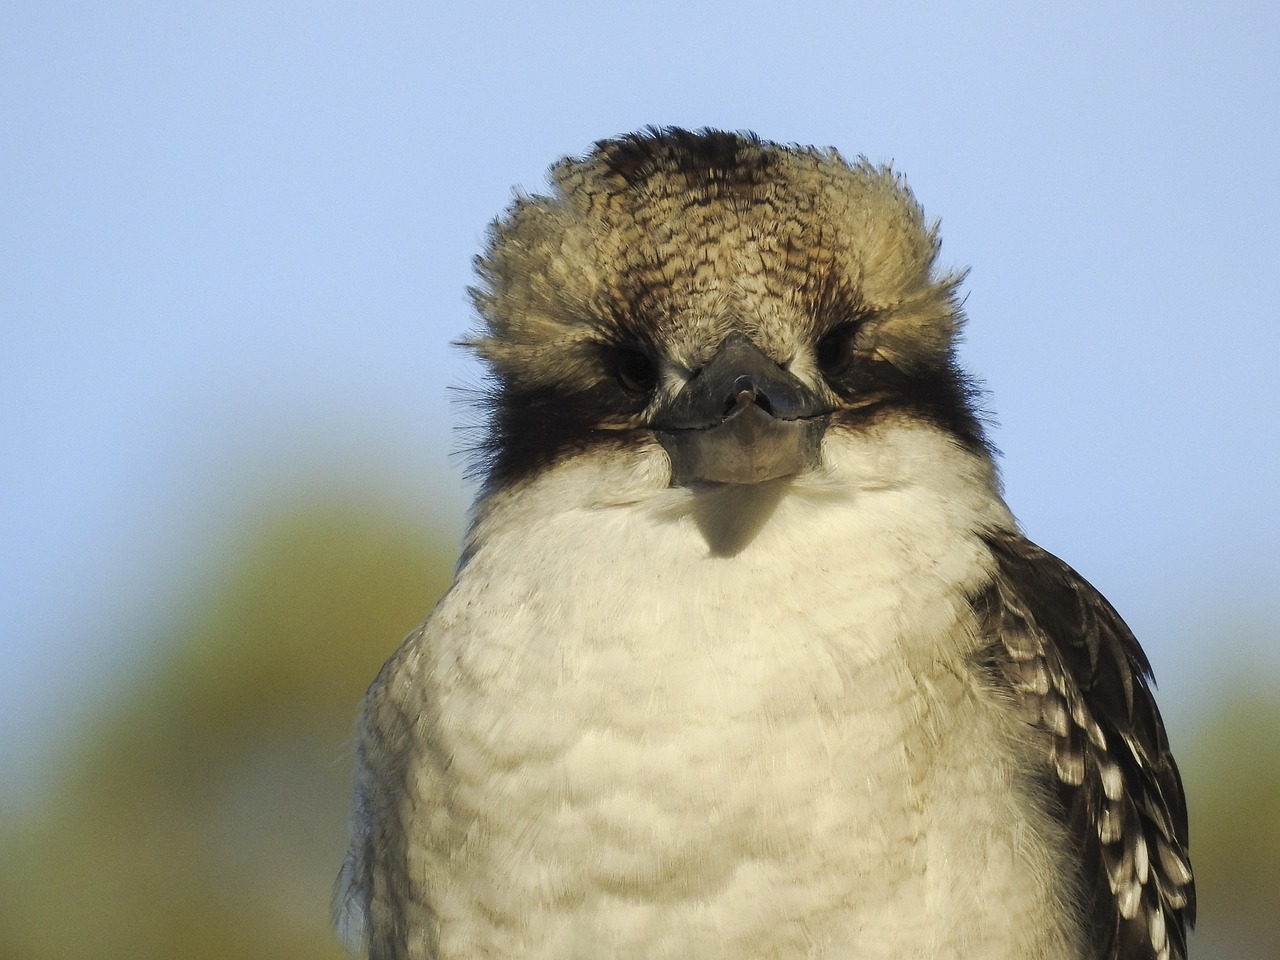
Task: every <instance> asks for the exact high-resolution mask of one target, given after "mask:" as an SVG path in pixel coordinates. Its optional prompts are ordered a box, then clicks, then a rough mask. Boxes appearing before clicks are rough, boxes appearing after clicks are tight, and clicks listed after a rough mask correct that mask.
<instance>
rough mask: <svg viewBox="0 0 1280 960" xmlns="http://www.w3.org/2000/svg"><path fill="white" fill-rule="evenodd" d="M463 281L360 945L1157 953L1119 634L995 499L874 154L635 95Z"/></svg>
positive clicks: (1139, 698) (1156, 892)
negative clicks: (698, 125) (709, 119)
mask: <svg viewBox="0 0 1280 960" xmlns="http://www.w3.org/2000/svg"><path fill="white" fill-rule="evenodd" d="M551 181H552V188H553V189H552V192H551V193H550V194H548V195H546V196H533V197H523V198H521V199H519V200H518V201H517V202H516V204H515V205H514V206H513V208H512V209H511V210H510V211H509V212H508V214H507V215H506V217H505V218H503V219H502V220H500V221H498V223H497V224H495V226H494V228H493V231H492V234H491V237H490V243H489V247H488V250H487V251H486V253H485V255H484V256H483V257H481V258H480V259H479V261H478V264H477V266H478V272H479V275H480V278H481V283H480V285H479V287H478V288H477V289H476V290H475V291H473V293H474V298H475V302H476V305H477V308H478V310H479V312H480V314H481V316H482V318H483V321H484V323H483V327H482V328H481V330H480V331H479V332H478V333H477V334H476V335H475V336H474V337H473V338H472V339H471V340H470V341H469V342H470V344H471V345H472V346H473V347H474V348H475V349H476V350H477V352H478V353H479V354H480V355H481V357H483V358H484V360H485V361H486V362H487V363H488V365H489V370H490V373H491V376H492V392H491V395H490V397H489V399H488V401H487V407H486V409H487V410H488V413H489V431H488V437H487V440H486V443H485V444H484V446H483V447H482V449H481V450H480V451H479V456H480V460H479V461H478V467H477V469H478V470H479V472H481V473H482V475H483V476H484V478H485V484H484V486H483V489H482V492H481V496H480V498H479V500H478V501H477V504H476V508H475V512H474V515H473V521H472V525H471V528H470V531H469V533H468V537H467V543H466V548H465V552H464V556H463V559H462V561H461V563H460V564H459V569H458V573H457V578H456V580H455V583H454V585H453V587H452V588H451V589H450V591H449V592H448V593H447V594H446V596H445V597H444V598H443V599H442V600H441V602H440V604H439V605H438V607H437V608H436V610H435V611H434V612H433V613H432V615H431V617H430V618H429V619H428V620H427V622H426V623H425V624H424V625H423V626H422V627H421V628H420V629H419V630H418V631H416V632H415V633H414V634H413V635H411V636H410V637H409V638H408V639H407V640H406V641H405V643H404V644H403V645H402V647H401V648H400V650H399V651H398V652H397V653H396V655H395V656H394V657H392V659H391V660H390V661H388V663H387V665H386V666H385V667H384V668H383V670H382V672H381V673H380V674H379V676H378V678H377V679H376V680H375V682H374V684H373V686H372V687H371V689H370V691H369V694H368V695H367V697H366V700H365V703H364V708H363V711H362V718H361V725H360V745H359V764H358V772H357V783H356V794H357V800H356V809H355V812H354V814H353V820H352V823H353V836H352V846H351V852H350V854H349V855H348V858H347V862H346V864H345V865H344V869H343V875H342V879H341V885H340V890H339V912H340V921H341V923H342V925H343V927H344V930H345V932H346V933H347V935H348V938H349V940H350V941H351V942H352V944H353V946H355V947H357V948H359V947H360V946H361V945H363V946H366V947H367V948H368V949H369V952H370V954H371V956H372V957H373V958H374V960H426V958H437V960H456V958H478V957H504V958H506V957H522V958H526V957H528V958H532V957H547V958H552V957H555V958H564V957H591V958H595V957H646V958H656V957H671V958H676V957H679V958H682V960H696V958H704V957H706V958H710V957H715V958H747V957H751V958H777V960H783V958H801V957H803V958H818V957H821V958H831V960H834V958H854V957H856V958H860V960H861V958H868V957H883V958H907V957H918V958H941V957H984V958H993V960H1000V958H1015V957H1016V958H1020V960H1024V958H1030V960H1084V958H1107V960H1138V958H1144V960H1145V958H1153V960H1154V958H1160V960H1165V958H1170V960H1172V958H1181V957H1183V956H1184V955H1185V927H1186V925H1187V924H1188V923H1189V922H1190V921H1191V920H1192V919H1193V916H1194V887H1193V884H1192V879H1191V871H1190V864H1189V860H1188V858H1187V852H1186V845H1187V836H1186V816H1185V806H1184V801H1183V797H1182V790H1181V785H1180V783H1179V781H1178V775H1177V769H1176V767H1175V766H1174V764H1173V760H1172V758H1171V756H1170V754H1169V748H1168V743H1167V741H1166V738H1165V735H1164V732H1163V728H1162V726H1161V723H1160V718H1159V714H1158V712H1157V710H1156V708H1155V704H1154V701H1153V700H1152V698H1151V693H1150V689H1149V686H1148V684H1149V678H1150V671H1149V667H1148V665H1147V662H1146V659H1145V657H1144V656H1143V654H1142V652H1141V649H1140V648H1139V647H1138V645H1137V642H1136V641H1135V640H1134V639H1133V637H1132V635H1131V634H1130V633H1129V632H1128V630H1127V628H1125V626H1124V624H1123V622H1122V621H1121V620H1120V618H1119V616H1118V615H1117V614H1116V613H1115V611H1114V610H1112V609H1111V607H1110V606H1109V605H1108V604H1107V603H1106V601H1105V600H1104V599H1102V597H1100V596H1099V595H1098V594H1097V593H1096V592H1095V591H1094V590H1093V589H1092V588H1091V587H1089V585H1088V584H1087V583H1085V582H1084V581H1083V580H1082V579H1081V578H1080V577H1079V576H1078V575H1077V574H1076V573H1075V572H1074V571H1072V570H1071V569H1070V568H1069V567H1067V566H1066V565H1065V564H1062V563H1061V561H1058V560H1057V559H1056V558H1054V557H1052V556H1050V555H1048V554H1046V553H1044V552H1043V551H1041V550H1040V549H1039V548H1037V547H1035V546H1034V545H1033V544H1031V543H1030V542H1029V541H1027V540H1026V539H1025V538H1023V537H1022V535H1021V534H1020V533H1019V532H1018V531H1017V527H1016V524H1015V522H1014V520H1013V518H1012V517H1011V516H1010V514H1009V512H1008V509H1007V507H1006V506H1005V505H1004V503H1003V500H1002V499H1001V497H1000V493H999V488H998V481H997V477H996V472H995V468H994V465H993V463H992V458H991V452H990V450H989V449H988V447H987V445H986V443H985V440H984V436H983V431H982V427H981V420H980V418H979V416H978V414H977V411H976V408H975V404H974V395H973V390H972V389H971V387H970V385H969V382H968V380H967V379H966V378H965V376H964V375H963V374H962V372H961V371H960V370H959V368H958V367H957V364H956V362H955V358H954V344H955V339H956V336H957V334H958V331H959V328H960V326H961V323H962V317H961V314H960V310H959V306H958V303H957V300H956V288H957V285H958V283H959V277H958V276H957V275H954V274H944V273H939V272H938V271H937V269H936V267H935V259H936V256H937V252H938V238H937V231H936V228H935V227H934V226H933V225H930V224H929V223H927V222H926V220H925V218H924V216H923V214H922V212H921V210H920V207H919V206H918V204H917V203H916V202H915V200H914V198H913V197H912V196H911V194H910V192H909V191H908V190H907V188H906V185H905V184H904V183H903V181H902V180H901V178H900V177H898V176H897V175H895V174H893V173H892V172H891V171H889V170H887V169H883V168H878V167H874V166H872V165H870V164H868V163H867V162H865V161H859V162H857V163H853V164H849V163H846V162H845V161H844V160H843V159H842V158H841V157H840V156H839V155H838V154H836V153H835V152H834V151H824V150H815V149H811V148H799V147H790V148H787V147H781V146H778V145H775V144H771V143H767V142H764V141H761V140H759V139H757V138H755V137H752V136H741V135H735V134H728V133H720V132H714V131H704V132H702V133H690V132H688V131H682V130H652V131H647V132H645V133H641V134H637V135H632V136H628V137H623V138H620V139H618V140H612V141H604V142H602V143H599V144H597V145H596V148H595V149H594V150H593V151H592V152H591V154H590V155H588V156H587V157H585V158H583V159H570V160H565V161H562V162H561V163H560V164H558V165H557V166H556V167H555V168H553V171H552V176H551Z"/></svg>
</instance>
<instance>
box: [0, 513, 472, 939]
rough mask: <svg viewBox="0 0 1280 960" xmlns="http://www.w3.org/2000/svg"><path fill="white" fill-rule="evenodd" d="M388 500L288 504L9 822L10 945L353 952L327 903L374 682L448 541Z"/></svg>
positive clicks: (2, 928)
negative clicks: (364, 702) (63, 775)
mask: <svg viewBox="0 0 1280 960" xmlns="http://www.w3.org/2000/svg"><path fill="white" fill-rule="evenodd" d="M431 539H432V538H431V537H430V535H429V534H428V532H427V531H426V530H425V529H424V528H423V527H422V526H420V525H417V524H411V523H406V522H405V521H404V519H403V518H399V517H395V516H390V515H387V513H385V512H379V511H378V510H377V509H375V508H369V509H360V508H355V507H352V506H351V505H350V504H349V503H341V502H335V503H331V504H324V503H322V504H315V505H312V506H310V507H306V508H301V509H291V510H287V511H285V512H284V513H283V515H281V516H279V517H278V518H276V519H275V520H274V521H273V522H271V523H269V524H268V525H267V526H266V527H265V528H264V529H262V530H261V531H260V532H259V534H258V537H257V540H256V542H254V543H251V544H248V545H245V549H244V551H243V553H242V554H241V557H240V559H239V561H238V563H237V564H236V566H235V568H234V569H232V570H231V571H230V572H229V573H228V574H227V575H226V577H225V579H223V580H221V581H220V582H215V583H212V584H210V585H208V587H207V588H206V589H203V590H199V591H197V592H196V593H195V595H194V597H193V604H192V612H191V615H190V620H189V622H188V623H187V624H186V625H184V626H183V627H182V628H180V629H179V630H178V631H177V634H178V635H177V636H175V637H173V638H172V642H170V643H168V644H164V645H158V646H159V648H160V649H161V650H162V651H164V652H163V653H162V654H160V655H159V656H158V659H157V661H156V662H154V663H152V664H151V665H150V666H149V668H148V669H147V671H146V675H145V676H143V677H140V678H138V679H137V681H136V682H135V684H134V686H133V689H132V690H130V691H128V697H127V699H125V700H123V701H122V702H120V703H119V704H117V705H116V706H115V707H114V708H113V709H111V711H110V712H109V714H108V715H107V716H105V717H103V718H101V721H100V722H99V723H98V724H96V725H95V726H94V727H93V729H90V730H86V731H85V732H84V734H83V740H82V742H81V743H80V744H79V745H78V747H77V752H76V757H75V761H74V763H73V764H72V768H71V773H70V775H69V777H68V778H67V780H66V782H65V783H64V784H63V785H62V788H61V790H60V791H59V792H58V793H57V795H56V796H55V797H54V798H53V799H52V801H51V802H49V803H48V804H47V805H46V806H45V807H44V808H43V809H42V810H41V811H40V812H39V814H38V815H37V816H36V818H35V819H34V821H33V822H30V823H26V824H22V825H20V827H21V829H20V830H19V831H10V835H9V836H7V837H5V838H3V843H4V847H3V861H4V863H5V870H4V873H3V875H0V903H2V904H3V907H2V908H0V911H2V912H0V956H3V957H5V958H7V960H37V958H40V960H43V958H48V960H54V958H58V960H78V958H85V960H88V958H94V960H107V958H122V960H123V958H131V960H153V958H154V960H161V958H164V960H179V958H180V960H214V958H219V960H230V958H239V960H252V958H258V957H261V958H264V960H266V958H272V960H292V958H298V960H302V958H307V960H323V958H325V957H331V958H334V960H337V958H340V957H343V956H345V953H344V951H343V950H342V948H341V946H340V945H339V943H338V942H337V940H336V938H335V936H334V934H333V933H332V932H331V929H330V926H329V901H330V895H331V889H332V884H333V880H334V877H335V876H336V874H337V869H338V865H339V863H340V862H341V858H342V854H343V851H344V849H345V821H346V811H347V807H348V803H349V801H350V776H351V766H352V764H351V749H350V747H351V739H352V730H353V723H354V719H355V715H356V711H357V709H358V704H359V700H360V697H361V695H362V694H363V693H364V690H365V688H366V687H367V686H368V684H369V682H370V681H371V680H372V679H373V676H374V674H375V673H376V672H377V669H378V667H379V666H380V665H381V663H382V661H383V660H384V659H386V657H387V656H389V655H390V653H391V651H392V650H393V649H394V648H395V646H396V644H397V642H398V640H399V638H400V637H401V636H403V635H404V634H406V633H407V632H408V631H409V630H410V629H412V628H413V626H414V625H416V624H417V623H418V622H420V621H421V620H422V618H423V616H424V615H425V614H426V613H427V611H428V610H429V609H430V607H431V605H432V603H433V602H434V600H435V598H436V597H437V596H439V594H440V593H441V592H443V590H444V588H445V587H446V586H447V584H448V581H449V577H450V575H451V572H452V563H453V558H454V554H455V552H456V551H455V548H454V546H453V545H452V544H441V543H433V542H431Z"/></svg>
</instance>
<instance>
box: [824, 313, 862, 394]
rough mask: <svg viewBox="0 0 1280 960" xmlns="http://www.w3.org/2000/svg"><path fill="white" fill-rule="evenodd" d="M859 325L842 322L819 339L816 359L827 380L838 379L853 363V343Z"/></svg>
mask: <svg viewBox="0 0 1280 960" xmlns="http://www.w3.org/2000/svg"><path fill="white" fill-rule="evenodd" d="M857 332H858V327H857V325H856V324H854V323H842V324H840V325H839V326H838V327H836V328H835V329H834V330H831V331H829V332H828V333H827V335H826V336H824V337H823V338H822V339H821V340H819V341H818V345H817V348H816V350H815V354H816V357H815V359H816V360H817V362H818V371H819V372H820V373H821V374H822V375H823V376H824V377H826V378H827V380H829V381H830V380H838V379H839V378H840V377H842V376H844V374H845V373H847V372H848V371H849V367H850V366H851V365H852V364H853V344H854V337H855V336H856V335H857Z"/></svg>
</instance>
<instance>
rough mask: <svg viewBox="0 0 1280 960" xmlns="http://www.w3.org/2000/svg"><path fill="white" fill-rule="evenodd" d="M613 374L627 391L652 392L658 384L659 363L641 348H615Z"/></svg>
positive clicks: (637, 392) (636, 392)
mask: <svg viewBox="0 0 1280 960" xmlns="http://www.w3.org/2000/svg"><path fill="white" fill-rule="evenodd" d="M613 375H614V376H615V377H616V378H617V380H618V385H619V386H621V387H622V389H623V390H625V391H627V393H635V394H645V393H650V392H652V391H653V388H654V387H656V386H657V385H658V365H657V364H656V363H654V362H653V359H652V358H651V357H649V356H647V355H646V354H643V353H641V352H640V351H639V350H627V349H623V348H618V349H616V350H614V353H613Z"/></svg>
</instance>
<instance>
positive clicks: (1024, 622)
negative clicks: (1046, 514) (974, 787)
mask: <svg viewBox="0 0 1280 960" xmlns="http://www.w3.org/2000/svg"><path fill="white" fill-rule="evenodd" d="M986 539H987V543H988V545H989V546H990V548H991V551H992V553H993V555H994V556H995V559H996V572H995V578H994V580H993V581H992V583H991V584H990V586H989V587H988V588H987V589H986V590H985V591H984V592H983V593H982V594H981V595H979V596H978V597H977V598H975V600H974V607H975V610H976V611H977V613H978V616H979V618H980V622H981V623H982V626H983V629H984V631H985V635H986V637H987V639H988V640H989V641H990V646H989V647H988V654H989V656H990V666H991V669H992V670H993V672H994V675H995V676H996V678H997V681H998V682H1000V683H1001V684H1002V685H1004V686H1005V687H1006V688H1007V689H1008V690H1009V691H1010V692H1011V694H1012V695H1013V697H1014V698H1015V700H1016V701H1017V702H1018V704H1019V706H1020V707H1021V708H1023V709H1024V710H1025V715H1026V717H1027V720H1028V722H1030V723H1032V724H1033V725H1034V726H1036V727H1038V728H1039V729H1041V730H1042V731H1043V732H1044V733H1045V735H1046V736H1045V743H1046V756H1045V762H1046V764H1047V774H1048V776H1049V779H1050V781H1051V782H1052V784H1053V786H1054V788H1055V790H1056V794H1057V797H1058V800H1059V801H1060V805H1059V809H1058V810H1057V811H1056V812H1057V813H1058V814H1059V815H1060V816H1061V817H1062V819H1063V822H1064V823H1065V825H1066V826H1067V829H1068V833H1069V835H1070V836H1071V838H1072V839H1073V840H1074V842H1075V843H1076V844H1077V845H1078V849H1079V851H1080V855H1081V869H1082V876H1081V881H1082V884H1081V886H1082V890H1083V893H1084V899H1085V903H1084V907H1085V910H1086V911H1087V912H1088V913H1087V915H1086V923H1087V924H1088V925H1089V927H1090V931H1091V934H1092V936H1093V943H1094V949H1095V956H1096V957H1098V958H1099V960H1185V957H1186V954H1187V947H1186V941H1187V937H1186V934H1187V928H1188V927H1190V926H1192V925H1193V924H1194V923H1195V910H1196V899H1195V883H1194V881H1193V879H1192V875H1191V862H1190V860H1189V859H1188V856H1187V808H1186V799H1185V797H1184V796H1183V792H1182V781H1181V779H1180V778H1179V776H1178V768H1177V766H1176V765H1175V764H1174V761H1173V756H1172V755H1171V754H1170V752H1169V741H1168V739H1167V737H1166V736H1165V731H1164V723H1163V722H1162V721H1161V719H1160V712H1159V711H1158V710H1157V709H1156V704H1155V700H1154V699H1153V697H1152V695H1151V688H1150V685H1149V684H1150V681H1151V666H1150V664H1149V663H1148V662H1147V658H1146V655H1145V654H1144V653H1143V652H1142V648H1141V647H1140V646H1139V645H1138V641H1137V639H1136V638H1135V637H1134V636H1133V634H1132V632H1130V630H1129V628H1128V627H1127V626H1125V624H1124V621H1123V620H1121V619H1120V615H1119V614H1118V613H1116V611H1115V609H1114V608H1113V607H1112V606H1111V604H1109V603H1108V602H1107V601H1106V599H1105V598H1104V597H1103V596H1102V595H1101V594H1100V593H1098V591H1097V590H1095V589H1094V588H1093V587H1091V586H1090V585H1089V584H1088V583H1087V582H1085V580H1084V579H1083V578H1082V577H1081V576H1080V575H1079V574H1078V573H1076V572H1075V571H1074V570H1072V569H1071V568H1070V567H1069V566H1067V565H1066V564H1065V563H1063V562H1062V561H1061V560H1059V559H1058V558H1057V557H1055V556H1053V555H1052V554H1049V553H1047V552H1045V551H1044V550H1041V549H1040V548H1039V547H1037V546H1036V545H1035V544H1033V543H1031V542H1030V541H1029V540H1027V539H1026V538H1025V537H1023V536H1021V535H1020V534H1015V533H995V534H991V535H988V537H987V538H986ZM1088 914H1091V916H1089V915H1088Z"/></svg>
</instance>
